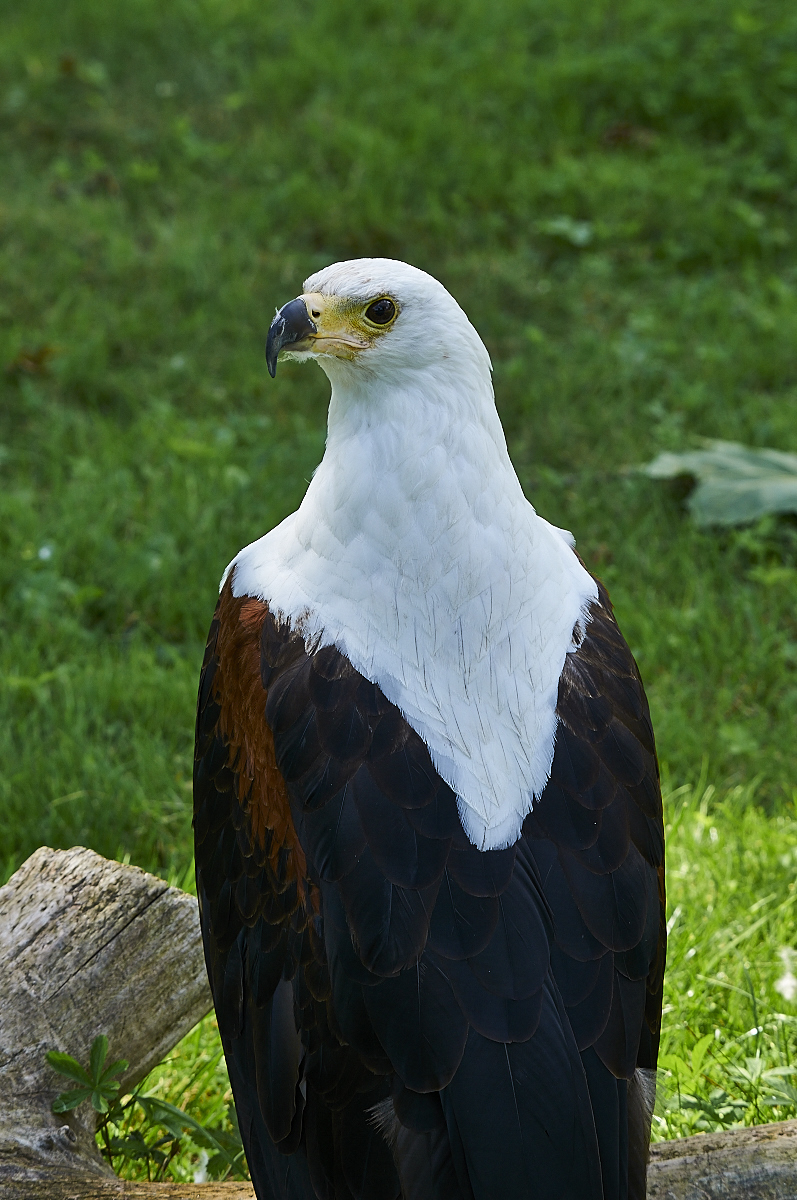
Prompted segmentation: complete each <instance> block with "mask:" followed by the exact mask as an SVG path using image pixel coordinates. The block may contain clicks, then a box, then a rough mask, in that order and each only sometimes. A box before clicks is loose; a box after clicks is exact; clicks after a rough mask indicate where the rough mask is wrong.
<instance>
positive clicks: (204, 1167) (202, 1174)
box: [194, 1150, 208, 1183]
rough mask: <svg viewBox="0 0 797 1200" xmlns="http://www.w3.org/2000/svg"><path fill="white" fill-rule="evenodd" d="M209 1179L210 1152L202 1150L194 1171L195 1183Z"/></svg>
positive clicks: (205, 1181)
mask: <svg viewBox="0 0 797 1200" xmlns="http://www.w3.org/2000/svg"><path fill="white" fill-rule="evenodd" d="M207 1181H208V1152H207V1150H200V1151H199V1155H198V1162H197V1165H196V1169H195V1171H194V1183H207Z"/></svg>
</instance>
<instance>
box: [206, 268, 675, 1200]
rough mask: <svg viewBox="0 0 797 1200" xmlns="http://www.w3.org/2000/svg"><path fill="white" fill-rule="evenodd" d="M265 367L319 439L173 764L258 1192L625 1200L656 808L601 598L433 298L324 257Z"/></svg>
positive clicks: (407, 275)
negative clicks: (188, 753) (304, 386)
mask: <svg viewBox="0 0 797 1200" xmlns="http://www.w3.org/2000/svg"><path fill="white" fill-rule="evenodd" d="M280 354H282V355H285V356H288V357H291V358H295V359H307V358H314V359H317V360H318V363H319V365H320V366H321V368H322V369H323V370H324V372H325V373H326V375H327V376H328V378H329V380H330V382H331V385H332V394H331V400H330V406H329V421H328V436H327V443H326V450H325V453H324V457H323V459H322V462H321V464H320V466H319V467H318V469H317V471H316V472H315V474H314V476H313V478H312V481H311V483H310V485H309V487H308V489H307V493H306V495H305V497H304V500H303V501H302V503H301V505H300V507H299V509H298V510H297V511H296V512H295V513H293V514H292V515H291V516H289V517H287V518H286V519H285V520H284V521H283V522H282V523H281V524H280V525H278V526H277V527H276V528H275V529H272V530H271V532H269V533H267V534H266V535H265V536H264V537H262V538H260V540H259V541H256V542H253V543H252V544H251V545H250V546H247V547H246V549H244V550H242V551H241V552H240V554H238V555H237V556H236V557H235V558H234V559H233V561H232V563H231V564H230V566H229V567H228V568H227V571H226V572H225V574H224V577H223V579H222V584H221V589H220V595H219V601H218V605H217V607H216V612H215V616H214V618H213V622H212V625H211V627H210V635H209V638H208V643H207V650H206V653H205V659H204V664H203V667H202V675H201V681H200V687H199V700H198V711H197V726H196V758H195V775H194V829H195V839H196V872H197V888H198V894H199V903H200V911H201V919H202V932H203V937H204V946H205V955H206V960H207V967H208V973H209V976H210V982H211V987H212V991H213V999H214V1002H215V1006H216V1013H217V1015H218V1022H219V1028H220V1031H221V1038H222V1042H223V1046H224V1052H225V1055H226V1059H227V1064H228V1067H229V1073H230V1081H231V1084H232V1090H233V1095H234V1097H235V1104H236V1108H237V1114H238V1121H239V1124H240V1129H241V1134H242V1137H243V1143H244V1147H245V1149H246V1155H247V1159H248V1163H249V1167H250V1170H251V1175H252V1180H253V1183H254V1187H255V1191H256V1193H257V1196H258V1197H259V1198H260V1200H312V1198H314V1197H317V1198H318V1200H344V1198H345V1200H351V1198H352V1197H353V1198H355V1200H397V1198H398V1197H403V1198H404V1200H520V1198H521V1197H522V1198H524V1200H626V1198H631V1200H644V1195H645V1174H646V1162H647V1150H648V1142H649V1135H650V1124H651V1112H652V1106H653V1092H654V1079H655V1074H654V1071H655V1066H656V1056H657V1049H658V1039H659V1028H660V1020H661V995H662V976H663V970H664V953H665V928H664V845H663V825H662V806H661V793H660V789H659V780H658V768H657V763H656V755H655V747H654V740H653V731H652V729H651V723H650V715H649V710H648V705H647V702H646V699H645V694H644V691H643V688H642V683H641V681H640V677H639V673H638V671H637V667H636V664H635V662H634V659H633V657H632V655H631V653H630V651H629V649H628V647H627V645H626V643H625V641H624V639H623V637H622V635H621V633H620V631H619V629H618V627H617V624H616V622H615V619H614V617H613V615H612V607H611V604H610V602H609V598H608V596H607V594H606V591H605V590H604V588H603V587H602V585H601V584H600V583H599V582H597V581H596V580H595V579H593V578H592V576H591V575H590V574H589V572H588V571H587V570H586V569H585V567H584V565H583V563H582V562H581V560H580V559H579V558H578V556H577V555H576V553H575V551H574V549H573V545H574V543H573V539H572V537H571V536H570V535H569V534H568V533H566V532H565V531H563V530H560V529H557V528H556V527H554V526H553V525H550V524H548V522H547V521H545V520H543V518H542V517H540V516H538V515H537V513H536V512H535V510H534V508H533V507H532V506H531V504H529V502H528V501H527V500H526V498H525V497H524V495H523V491H522V489H521V486H520V483H519V481H518V478H517V475H516V474H515V471H514V468H513V466H512V463H511V461H510V458H509V454H508V452H507V447H506V441H505V438H504V433H503V430H502V427H501V423H500V420H499V418H498V414H497V412H496V408H495V402H494V398H493V389H492V383H491V365H490V359H489V357H488V354H487V351H486V349H485V347H484V345H483V344H482V342H481V340H480V338H479V336H478V334H477V333H476V330H475V329H474V328H473V326H472V325H471V324H470V322H469V321H468V319H467V317H466V316H465V314H464V312H463V311H462V309H461V308H460V307H459V305H458V304H457V303H456V301H455V300H454V299H453V298H452V297H451V295H449V293H448V292H447V291H446V290H445V288H444V287H443V286H442V285H441V284H440V283H438V282H437V281H436V280H435V279H433V278H431V277H430V276H429V275H427V274H425V273H424V272H423V271H420V270H417V269H416V268H414V267H411V266H407V265H406V264H404V263H401V262H394V261H391V260H388V259H361V260H356V261H352V262H342V263H337V264H335V265H333V266H330V267H327V268H325V269H324V270H322V271H319V272H318V273H317V274H315V275H313V276H311V278H310V279H308V280H307V281H306V282H305V285H304V293H303V294H302V295H301V296H299V297H298V298H297V299H295V300H291V301H290V302H289V303H288V304H286V305H285V306H284V307H283V308H282V309H280V311H279V312H278V313H277V315H276V317H275V318H274V321H273V322H272V325H271V328H270V331H269V335H268V343H267V348H266V356H267V362H268V367H269V370H270V372H271V374H272V375H274V373H275V371H276V366H277V359H278V356H279V355H280Z"/></svg>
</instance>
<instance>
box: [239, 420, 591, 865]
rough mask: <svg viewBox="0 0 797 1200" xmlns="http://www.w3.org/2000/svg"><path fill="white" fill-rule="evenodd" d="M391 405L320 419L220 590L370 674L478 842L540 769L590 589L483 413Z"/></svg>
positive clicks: (497, 837) (505, 830)
mask: <svg viewBox="0 0 797 1200" xmlns="http://www.w3.org/2000/svg"><path fill="white" fill-rule="evenodd" d="M408 407H409V405H408ZM395 409H396V402H394V404H393V411H392V416H393V417H394V418H396V419H393V420H391V421H390V422H386V423H381V424H379V423H378V424H376V425H374V423H373V422H371V421H365V422H363V421H359V422H357V421H354V422H352V421H351V420H349V421H348V423H347V422H346V421H343V420H342V421H341V423H340V424H341V429H340V430H338V432H337V435H335V434H333V432H332V430H331V432H330V438H329V442H328V446H327V453H326V454H325V456H324V460H323V462H322V463H321V466H320V467H319V469H318V471H317V472H316V474H315V476H314V478H313V480H312V482H311V484H310V487H309V489H308V491H307V494H306V496H305V499H304V501H303V502H302V504H301V506H300V508H299V509H298V511H297V512H295V513H293V514H292V515H291V516H289V517H288V518H287V519H286V520H285V521H283V522H282V524H281V525H279V526H277V528H275V529H273V530H271V532H270V533H268V534H266V536H265V537H263V538H261V539H260V540H259V541H256V542H253V543H252V544H251V545H250V546H248V547H247V548H246V549H245V550H242V551H241V553H240V554H239V555H238V556H237V558H236V559H234V560H233V563H231V564H230V566H231V567H234V568H235V574H234V577H233V581H232V587H233V592H234V593H235V595H236V596H239V595H253V596H258V597H259V598H261V599H263V600H265V601H266V602H267V603H268V605H269V608H270V609H271V611H272V612H273V613H274V615H275V616H278V617H279V618H281V619H285V620H289V621H290V622H291V623H292V625H293V627H294V628H298V629H300V630H301V632H302V633H303V635H304V637H305V639H306V640H307V642H308V644H314V645H315V644H319V645H334V646H336V647H337V648H338V649H339V650H340V651H341V652H342V653H343V654H345V655H346V656H347V657H348V658H349V660H350V661H351V663H352V664H353V666H354V667H355V668H356V669H357V670H358V671H359V672H360V673H361V674H362V675H364V676H365V677H366V678H367V679H369V680H371V681H372V682H374V683H376V684H378V685H379V687H380V688H381V689H382V691H383V692H384V694H385V696H386V697H387V698H388V700H390V701H391V702H392V703H394V704H395V705H396V706H397V707H398V708H399V709H400V710H401V712H402V713H403V714H404V716H405V717H406V718H407V720H408V721H409V723H410V725H412V727H413V728H414V729H415V730H416V731H417V733H418V734H419V735H420V736H421V737H422V738H423V740H424V742H425V743H426V745H427V746H428V747H429V750H430V753H431V755H432V759H433V762H434V764H435V766H436V768H437V770H438V771H439V772H440V774H441V776H442V777H443V778H444V779H445V780H446V782H448V783H449V784H450V785H451V787H452V788H453V789H454V790H455V792H456V793H457V796H458V797H459V809H460V816H461V819H462V824H463V827H464V829H465V832H466V833H467V835H468V837H469V838H470V840H471V841H472V842H473V843H474V845H476V846H479V847H480V848H482V849H494V848H497V847H500V846H506V845H510V844H511V843H512V842H514V841H515V840H516V838H517V837H518V835H519V833H520V827H521V824H522V822H523V818H524V817H525V816H526V814H527V813H528V812H529V811H530V809H531V806H532V802H533V800H534V798H535V797H537V796H539V795H540V793H541V792H542V790H543V788H544V787H545V784H546V782H547V780H548V776H549V773H550V768H551V760H552V758H553V746H554V737H555V733H556V722H557V718H556V699H557V690H558V684H559V677H560V675H561V673H562V668H563V666H564V662H565V655H566V654H567V653H568V652H569V651H571V650H572V649H573V648H574V643H573V634H574V629H575V627H576V626H577V625H578V623H579V622H583V621H584V620H585V619H586V611H587V608H588V605H589V602H590V601H591V600H593V599H595V598H596V596H597V589H596V586H595V582H594V580H593V579H592V578H591V577H590V575H589V574H588V572H587V571H585V570H584V568H583V567H582V566H581V564H580V562H579V561H578V559H577V557H576V555H575V554H574V553H573V550H572V548H571V545H570V542H569V540H568V537H567V535H566V534H563V533H562V532H561V531H560V530H557V529H555V528H554V527H553V526H551V525H549V524H548V522H547V521H544V520H543V519H542V518H540V517H538V516H537V514H536V513H535V511H534V509H533V508H532V506H531V505H530V504H529V503H528V501H527V500H526V499H525V497H524V496H523V493H522V490H521V488H520V484H519V482H518V479H517V476H516V475H515V472H514V469H513V468H512V465H511V462H510V461H509V457H508V454H507V452H506V446H505V443H504V440H503V432H502V431H501V430H500V424H499V423H498V418H497V415H496V416H495V425H496V426H497V430H496V428H491V429H489V430H488V436H485V431H484V430H482V429H479V428H473V427H471V426H467V425H466V426H465V428H464V429H462V428H460V429H459V431H458V433H457V434H452V426H451V422H450V421H449V420H447V419H445V418H443V417H441V416H440V415H439V414H438V415H437V416H435V415H434V414H432V415H431V417H430V416H429V414H427V420H426V422H425V423H423V422H418V421H417V420H416V421H415V422H414V423H413V421H412V420H411V414H410V413H409V412H407V413H406V414H402V413H401V412H400V411H399V412H396V411H395ZM492 411H493V413H494V412H495V410H494V408H493V409H492ZM404 418H406V419H404ZM434 421H437V422H438V427H437V428H431V427H430V425H431V424H432V423H433V422H434ZM421 426H423V427H421ZM477 438H478V440H479V441H478V445H477V446H474V441H475V439H477ZM225 577H226V576H225Z"/></svg>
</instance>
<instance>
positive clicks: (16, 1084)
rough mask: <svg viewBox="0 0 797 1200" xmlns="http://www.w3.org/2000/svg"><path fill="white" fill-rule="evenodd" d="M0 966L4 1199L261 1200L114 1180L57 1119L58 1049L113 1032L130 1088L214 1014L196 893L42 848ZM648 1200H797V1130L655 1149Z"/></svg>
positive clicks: (11, 885) (2, 903) (6, 904)
mask: <svg viewBox="0 0 797 1200" xmlns="http://www.w3.org/2000/svg"><path fill="white" fill-rule="evenodd" d="M0 960H1V961H2V963H3V982H2V985H0V1197H2V1198H3V1200H253V1192H252V1188H251V1186H250V1185H249V1184H244V1183H221V1184H218V1183H216V1184H213V1183H206V1184H188V1183H186V1184H177V1183H152V1184H147V1183H126V1182H123V1181H122V1180H120V1179H116V1178H115V1177H114V1176H113V1175H112V1174H111V1172H110V1170H109V1168H108V1166H107V1165H106V1164H105V1163H104V1162H103V1160H102V1158H101V1157H100V1155H99V1154H98V1152H97V1149H96V1146H95V1143H94V1126H93V1113H91V1112H90V1111H89V1110H88V1108H87V1106H83V1108H81V1109H77V1110H76V1111H75V1112H72V1113H69V1114H66V1115H65V1116H58V1117H57V1116H55V1115H54V1114H53V1113H52V1111H51V1108H50V1106H51V1104H52V1101H53V1100H54V1098H55V1096H56V1095H57V1094H58V1093H59V1092H60V1091H62V1090H63V1089H64V1085H65V1081H64V1080H63V1079H62V1078H61V1077H59V1076H58V1075H56V1073H55V1072H54V1071H52V1070H51V1069H50V1067H49V1066H48V1065H47V1063H46V1060H45V1057H44V1056H45V1053H46V1052H47V1050H65V1051H67V1052H68V1053H69V1054H72V1055H74V1056H75V1057H76V1058H77V1059H78V1060H80V1061H83V1062H85V1061H88V1056H89V1050H90V1047H91V1043H92V1041H93V1039H94V1038H95V1037H96V1036H97V1034H98V1033H105V1034H107V1036H108V1039H109V1041H110V1048H109V1054H110V1055H111V1056H112V1057H113V1058H120V1057H124V1058H127V1059H129V1061H130V1069H129V1071H128V1072H127V1074H126V1075H125V1076H124V1078H123V1080H122V1086H123V1089H124V1088H128V1089H129V1088H130V1087H131V1086H133V1085H135V1083H137V1082H138V1081H139V1080H140V1079H142V1078H143V1077H144V1075H146V1073H147V1072H148V1071H149V1070H151V1068H152V1067H154V1066H155V1065H156V1064H157V1063H159V1062H160V1061H161V1060H162V1059H163V1058H164V1057H165V1055H166V1054H167V1053H168V1052H169V1050H171V1049H172V1047H173V1046H174V1045H175V1044H176V1043H177V1042H178V1041H179V1040H180V1038H181V1037H182V1036H183V1035H184V1034H185V1033H187V1032H188V1031H189V1030H190V1029H191V1028H192V1026H193V1025H195V1024H196V1022H197V1021H198V1020H199V1019H200V1018H201V1017H203V1016H204V1015H205V1013H206V1012H208V1011H209V1010H210V1008H211V998H210V991H209V989H208V985H207V979H206V976H205V964H204V960H203V957H202V945H201V940H200V934H199V920H198V916H197V909H196V901H195V900H194V899H193V898H192V897H191V896H187V895H185V894H184V893H183V892H179V891H177V889H175V888H170V887H167V885H166V884H165V883H164V882H163V880H161V879H156V878H155V877H154V876H152V875H147V874H146V873H145V872H144V871H140V870H138V868H137V867H128V866H124V865H122V864H121V863H116V862H108V861H107V860H106V859H103V858H100V857H99V855H97V854H94V853H93V852H92V851H91V850H83V849H81V848H79V847H78V848H75V849H73V850H67V851H60V850H48V849H46V848H42V849H40V850H37V851H36V853H35V854H34V855H33V856H32V857H31V858H29V859H28V861H27V862H26V863H24V864H23V865H22V866H21V867H20V869H19V870H18V871H17V873H16V874H15V875H13V876H12V878H11V879H10V880H9V882H8V883H7V884H6V886H5V887H3V888H0ZM67 1086H68V1085H67ZM84 1113H85V1115H84ZM648 1200H797V1121H783V1122H781V1123H779V1124H775V1125H761V1126H758V1127H756V1128H754V1129H738V1130H731V1131H730V1132H728V1133H721V1134H704V1135H700V1136H698V1137H691V1138H683V1139H681V1140H679V1141H672V1142H664V1143H660V1144H659V1145H657V1146H654V1147H653V1149H652V1151H651V1163H650V1173H649V1179H648Z"/></svg>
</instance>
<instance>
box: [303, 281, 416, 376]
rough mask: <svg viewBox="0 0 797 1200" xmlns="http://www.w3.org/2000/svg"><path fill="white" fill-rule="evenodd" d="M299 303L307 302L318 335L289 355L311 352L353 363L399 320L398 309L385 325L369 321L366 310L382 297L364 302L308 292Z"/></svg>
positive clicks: (304, 339) (311, 337)
mask: <svg viewBox="0 0 797 1200" xmlns="http://www.w3.org/2000/svg"><path fill="white" fill-rule="evenodd" d="M299 299H300V300H302V301H304V305H305V307H306V309H307V312H308V315H309V316H310V319H311V321H312V322H313V324H314V325H315V326H316V329H317V332H316V333H314V334H310V335H309V336H308V337H306V338H303V339H302V341H301V342H294V344H293V345H292V346H291V347H290V349H289V350H287V354H288V355H292V354H293V353H294V352H298V353H299V354H301V353H307V352H308V351H310V352H311V353H313V354H332V355H334V356H335V357H336V358H348V359H352V358H354V357H355V356H356V355H357V354H359V353H361V351H363V350H367V349H368V347H369V346H372V345H373V344H374V342H376V341H377V339H378V338H380V337H381V336H382V335H383V334H384V333H386V332H387V330H388V329H390V327H391V326H392V324H393V322H394V321H395V320H396V316H398V305H396V315H395V316H394V317H393V318H392V320H390V321H388V322H387V324H386V325H375V324H374V323H373V322H372V321H369V320H368V318H367V317H366V315H365V312H366V309H368V308H370V306H371V305H372V304H373V303H374V299H376V300H380V299H382V297H381V296H376V297H374V299H371V300H367V301H365V302H362V301H354V300H349V299H346V298H344V297H341V296H324V295H322V293H321V292H309V293H303V294H302V295H301V296H300V297H299ZM393 303H394V304H395V301H394V302H393Z"/></svg>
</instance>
